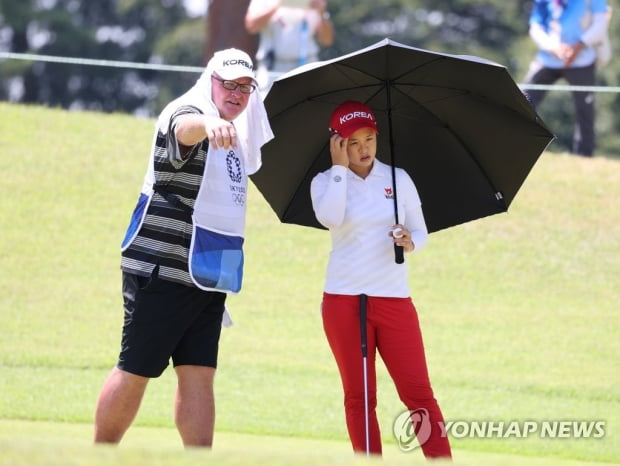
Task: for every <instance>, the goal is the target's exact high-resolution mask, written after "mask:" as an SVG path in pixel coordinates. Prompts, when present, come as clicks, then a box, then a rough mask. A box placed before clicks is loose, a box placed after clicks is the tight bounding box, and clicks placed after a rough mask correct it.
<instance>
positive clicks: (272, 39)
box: [245, 0, 334, 92]
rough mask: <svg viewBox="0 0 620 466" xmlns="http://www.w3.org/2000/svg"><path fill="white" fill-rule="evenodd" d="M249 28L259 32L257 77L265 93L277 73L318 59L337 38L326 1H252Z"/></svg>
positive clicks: (250, 30)
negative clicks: (320, 52)
mask: <svg viewBox="0 0 620 466" xmlns="http://www.w3.org/2000/svg"><path fill="white" fill-rule="evenodd" d="M245 27H246V30H247V31H248V32H249V33H251V34H258V33H260V42H259V46H258V52H257V53H256V59H257V61H258V62H259V67H258V73H257V80H258V83H259V86H260V88H261V90H262V91H263V92H266V91H268V90H269V88H270V87H271V83H272V82H273V79H274V77H275V76H277V74H279V73H283V72H286V71H289V70H291V69H293V68H295V67H297V66H300V65H303V64H306V63H310V62H313V61H317V60H318V54H319V50H320V47H321V46H324V47H326V46H329V45H331V44H332V43H333V41H334V26H333V24H332V22H331V21H330V19H329V12H328V11H327V0H251V1H250V5H249V6H248V10H247V13H246V16H245Z"/></svg>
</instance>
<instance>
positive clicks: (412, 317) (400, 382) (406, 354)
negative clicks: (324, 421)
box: [322, 293, 451, 458]
mask: <svg viewBox="0 0 620 466" xmlns="http://www.w3.org/2000/svg"><path fill="white" fill-rule="evenodd" d="M322 315H323V328H324V330H325V335H326V336H327V341H328V342H329V346H330V348H331V350H332V353H333V354H334V357H335V359H336V363H337V365H338V370H339V371H340V377H341V379H342V387H343V390H344V407H345V415H346V422H347V429H348V431H349V437H350V439H351V443H352V444H353V450H354V451H355V452H365V451H366V423H365V413H364V410H365V402H364V364H363V358H362V350H361V337H360V335H361V333H360V297H359V296H346V295H333V294H328V293H324V294H323V306H322ZM366 329H367V349H368V352H367V358H366V365H367V376H368V381H367V383H368V411H369V432H370V435H369V437H370V452H371V453H372V454H379V455H380V454H381V433H380V431H379V423H378V422H377V414H376V406H377V379H376V371H375V356H376V351H377V350H378V351H379V354H380V355H381V358H382V359H383V362H384V363H385V366H386V368H387V370H388V372H389V374H390V376H391V378H392V380H393V381H394V385H395V386H396V390H397V392H398V395H399V398H400V399H401V401H402V402H403V403H404V404H405V406H406V407H407V409H408V410H409V411H414V410H417V409H421V408H424V409H426V410H427V411H428V415H429V419H430V422H431V426H432V428H431V433H430V437H429V438H428V440H426V441H425V442H424V443H423V444H422V445H421V448H422V452H423V453H424V456H426V457H427V458H437V457H443V458H446V457H451V452H450V444H449V441H448V438H447V437H445V436H442V435H441V434H442V431H443V429H442V428H441V425H443V416H442V414H441V410H440V408H439V405H438V403H437V400H436V399H435V397H434V395H433V390H432V388H431V383H430V380H429V376H428V369H427V365H426V356H425V354H424V344H423V342H422V334H421V332H420V325H419V322H418V315H417V312H416V310H415V307H414V305H413V302H412V301H411V298H382V297H373V296H369V297H368V305H367V323H366ZM420 440H421V439H420Z"/></svg>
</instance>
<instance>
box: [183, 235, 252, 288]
mask: <svg viewBox="0 0 620 466" xmlns="http://www.w3.org/2000/svg"><path fill="white" fill-rule="evenodd" d="M193 242H194V244H193V248H192V251H191V258H190V272H191V276H192V278H193V280H194V282H195V283H196V284H197V285H198V286H199V287H201V288H208V289H214V290H219V291H223V292H232V293H237V292H239V290H241V282H242V280H243V249H242V247H243V238H242V237H240V236H230V235H225V234H222V233H217V232H215V231H211V230H206V229H204V228H201V227H199V226H196V227H195V230H194V238H193Z"/></svg>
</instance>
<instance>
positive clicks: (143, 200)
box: [121, 193, 149, 250]
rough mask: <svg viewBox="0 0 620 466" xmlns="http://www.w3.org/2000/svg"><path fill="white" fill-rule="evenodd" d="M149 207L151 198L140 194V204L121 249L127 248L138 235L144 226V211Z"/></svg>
mask: <svg viewBox="0 0 620 466" xmlns="http://www.w3.org/2000/svg"><path fill="white" fill-rule="evenodd" d="M148 205H149V196H147V195H146V194H144V193H140V197H139V198H138V203H137V204H136V207H135V209H134V210H133V214H131V220H130V222H129V226H128V227H127V232H126V233H125V238H123V242H122V243H121V249H123V250H124V249H125V248H127V247H128V246H129V245H130V244H131V242H132V241H133V239H134V238H135V236H136V234H138V230H139V229H140V226H141V225H142V219H143V217H144V211H145V210H146V208H147V206H148Z"/></svg>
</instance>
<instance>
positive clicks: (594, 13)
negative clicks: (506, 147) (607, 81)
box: [524, 0, 609, 157]
mask: <svg viewBox="0 0 620 466" xmlns="http://www.w3.org/2000/svg"><path fill="white" fill-rule="evenodd" d="M608 9H609V7H608V5H607V2H606V0H535V2H534V5H533V9H532V12H531V15H530V20H529V25H530V27H529V35H530V37H531V39H532V40H533V41H534V43H535V44H536V45H537V47H538V53H537V54H536V56H535V58H534V60H533V61H532V63H531V64H530V68H529V71H528V73H527V76H526V78H525V80H524V81H525V83H526V84H553V83H554V82H556V81H557V80H558V79H560V78H564V79H565V80H566V81H568V83H569V84H571V85H574V86H593V85H594V83H595V72H596V50H595V48H594V45H595V44H597V43H598V42H600V41H601V39H602V38H603V37H604V35H605V31H606V29H607V22H608ZM527 94H528V97H529V99H530V101H531V103H532V105H533V106H534V107H537V106H538V105H539V104H540V102H541V101H542V100H543V99H544V97H545V91H544V90H528V91H527ZM572 95H573V102H574V106H575V113H576V123H575V131H574V136H573V148H572V151H573V153H575V154H578V155H583V156H587V157H591V156H592V155H593V152H594V146H595V134H594V116H595V111H594V93H593V92H591V91H587V92H584V91H574V92H573V93H572Z"/></svg>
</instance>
